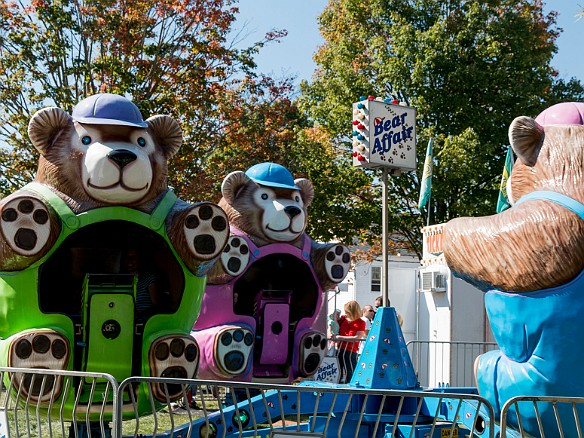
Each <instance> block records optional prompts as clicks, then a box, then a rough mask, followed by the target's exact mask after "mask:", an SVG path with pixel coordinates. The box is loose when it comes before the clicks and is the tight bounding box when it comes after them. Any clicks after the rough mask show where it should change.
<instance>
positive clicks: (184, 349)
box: [149, 335, 199, 402]
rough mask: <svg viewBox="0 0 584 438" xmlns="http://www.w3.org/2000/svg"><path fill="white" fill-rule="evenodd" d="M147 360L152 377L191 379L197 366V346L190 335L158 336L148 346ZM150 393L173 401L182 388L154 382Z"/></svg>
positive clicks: (160, 398)
mask: <svg viewBox="0 0 584 438" xmlns="http://www.w3.org/2000/svg"><path fill="white" fill-rule="evenodd" d="M149 362H150V373H151V376H152V377H169V378H179V379H193V378H194V376H195V374H196V373H197V369H198V368H199V346H198V345H197V342H196V341H195V340H194V339H193V338H192V337H190V336H172V335H171V336H166V337H163V338H159V339H157V340H156V341H155V342H154V343H153V344H152V346H151V347H150V352H149ZM152 393H153V395H154V397H155V398H156V399H157V400H159V401H163V402H165V401H167V400H168V399H170V400H171V401H173V400H176V399H178V398H179V397H180V396H181V394H182V388H181V387H180V385H173V384H163V383H155V384H153V385H152Z"/></svg>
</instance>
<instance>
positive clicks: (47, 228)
mask: <svg viewBox="0 0 584 438" xmlns="http://www.w3.org/2000/svg"><path fill="white" fill-rule="evenodd" d="M0 229H1V230H2V234H3V235H4V238H5V239H6V242H7V243H8V245H9V246H10V248H12V249H13V250H14V251H15V252H16V253H17V254H20V255H23V256H33V255H35V254H37V253H38V252H39V251H40V250H41V249H42V248H43V246H44V245H45V244H46V243H47V242H48V240H49V237H50V232H51V221H50V215H49V211H48V209H47V207H46V206H45V205H44V204H43V203H42V202H41V201H39V200H38V199H35V198H31V197H24V196H19V197H16V198H13V199H11V200H10V201H8V202H7V203H6V204H5V205H3V206H2V213H1V214H0Z"/></svg>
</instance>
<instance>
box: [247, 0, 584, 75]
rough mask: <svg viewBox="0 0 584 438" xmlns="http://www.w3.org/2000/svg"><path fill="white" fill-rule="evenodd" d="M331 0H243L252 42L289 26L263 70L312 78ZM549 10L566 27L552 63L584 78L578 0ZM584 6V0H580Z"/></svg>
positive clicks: (554, 0)
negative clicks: (319, 19) (321, 27)
mask: <svg viewBox="0 0 584 438" xmlns="http://www.w3.org/2000/svg"><path fill="white" fill-rule="evenodd" d="M327 3H328V2H327V0H240V2H239V10H240V15H239V18H238V21H237V23H236V26H237V27H238V28H240V27H241V26H242V25H244V24H245V28H246V29H245V31H244V32H245V33H246V34H248V39H249V42H251V41H254V40H258V39H260V38H261V37H262V36H263V35H264V34H265V33H266V32H268V31H269V30H271V29H273V28H276V29H286V30H288V36H287V37H286V38H284V40H283V41H282V42H281V43H280V44H271V45H269V46H267V47H265V48H264V49H262V52H261V53H260V54H259V55H258V56H257V58H256V61H257V63H258V68H259V70H260V71H261V72H264V73H271V74H274V75H275V76H282V74H286V75H296V76H298V82H299V81H300V80H301V79H310V77H311V75H312V72H313V71H314V67H315V65H314V62H313V60H312V54H313V53H314V52H315V50H316V48H317V47H318V46H319V44H321V43H322V38H321V36H320V34H319V32H318V23H317V21H316V19H317V17H318V15H319V14H320V13H321V11H322V10H323V9H324V7H325V6H326V4H327ZM546 3H547V4H548V6H547V7H546V10H547V11H549V10H550V9H554V10H556V11H559V12H560V15H559V17H558V25H559V27H561V28H563V29H564V32H563V33H562V34H561V36H560V38H559V39H558V42H557V44H558V47H559V51H558V53H557V54H556V56H555V57H554V59H553V62H552V65H553V66H554V67H556V68H557V69H558V70H559V72H560V77H562V78H564V79H569V78H571V77H576V78H577V79H579V80H580V81H582V82H584V56H582V54H581V53H582V35H584V18H580V19H578V18H576V17H575V15H576V13H577V12H578V10H579V7H578V3H579V2H578V0H548V1H547V2H546ZM580 4H581V5H582V6H584V0H583V1H582V2H581V3H580Z"/></svg>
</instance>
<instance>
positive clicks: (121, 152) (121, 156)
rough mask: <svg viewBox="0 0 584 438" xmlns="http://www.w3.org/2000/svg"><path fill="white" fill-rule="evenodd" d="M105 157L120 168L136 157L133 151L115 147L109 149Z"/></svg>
mask: <svg viewBox="0 0 584 438" xmlns="http://www.w3.org/2000/svg"><path fill="white" fill-rule="evenodd" d="M107 157H108V158H109V159H110V160H112V161H113V162H114V163H116V164H117V165H118V166H120V169H123V168H124V166H126V165H128V164H130V163H131V162H132V161H134V160H135V159H136V158H138V157H137V156H136V154H135V153H134V152H130V151H128V150H126V149H117V150H115V151H111V152H110V153H109V154H107Z"/></svg>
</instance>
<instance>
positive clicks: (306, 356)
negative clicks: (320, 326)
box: [299, 332, 327, 377]
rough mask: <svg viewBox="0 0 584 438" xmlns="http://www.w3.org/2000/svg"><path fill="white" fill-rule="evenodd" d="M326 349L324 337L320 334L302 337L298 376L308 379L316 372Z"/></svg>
mask: <svg viewBox="0 0 584 438" xmlns="http://www.w3.org/2000/svg"><path fill="white" fill-rule="evenodd" d="M326 347H327V340H326V336H325V335H323V334H322V333H320V332H310V333H308V334H306V335H304V337H303V339H302V341H301V343H300V370H299V371H300V374H301V376H302V377H308V376H310V375H312V374H314V373H315V372H316V370H317V369H318V367H319V366H320V363H321V362H322V359H323V358H324V354H325V351H326Z"/></svg>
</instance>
